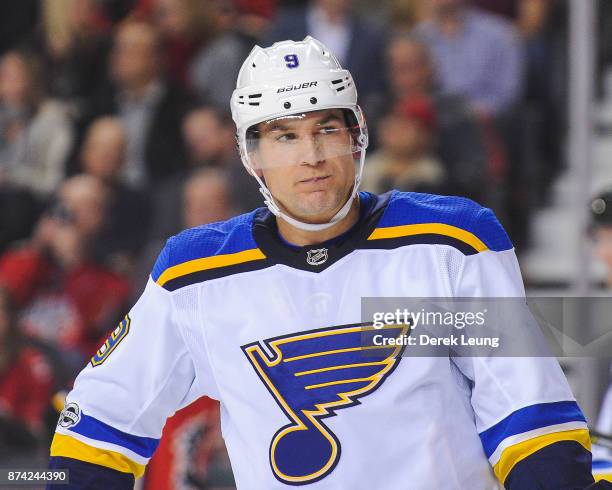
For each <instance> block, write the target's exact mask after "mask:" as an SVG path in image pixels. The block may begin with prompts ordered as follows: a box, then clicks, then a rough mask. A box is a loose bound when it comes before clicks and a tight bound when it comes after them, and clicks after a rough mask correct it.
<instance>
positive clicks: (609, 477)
mask: <svg viewBox="0 0 612 490" xmlns="http://www.w3.org/2000/svg"><path fill="white" fill-rule="evenodd" d="M593 478H595V481H602V480H603V481H609V482H612V473H593Z"/></svg>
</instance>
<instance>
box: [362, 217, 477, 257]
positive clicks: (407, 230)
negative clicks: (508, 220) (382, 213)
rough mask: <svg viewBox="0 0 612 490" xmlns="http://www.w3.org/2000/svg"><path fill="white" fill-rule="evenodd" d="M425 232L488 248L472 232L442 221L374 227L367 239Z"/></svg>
mask: <svg viewBox="0 0 612 490" xmlns="http://www.w3.org/2000/svg"><path fill="white" fill-rule="evenodd" d="M425 234H435V235H446V236H449V237H452V238H455V239H457V240H461V241H462V242H464V243H467V244H468V245H470V246H471V247H472V248H474V249H475V250H477V251H478V252H483V251H485V250H488V247H487V246H486V245H485V244H484V243H483V242H482V241H481V240H480V238H478V237H477V236H476V235H474V234H473V233H470V232H469V231H466V230H463V229H461V228H458V227H456V226H452V225H447V224H444V223H419V224H414V225H401V226H389V227H387V228H376V229H375V230H374V231H373V232H372V233H371V234H370V236H369V237H368V240H382V239H385V238H400V237H404V236H411V235H425Z"/></svg>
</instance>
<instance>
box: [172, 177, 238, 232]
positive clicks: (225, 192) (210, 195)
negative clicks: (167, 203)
mask: <svg viewBox="0 0 612 490" xmlns="http://www.w3.org/2000/svg"><path fill="white" fill-rule="evenodd" d="M229 187H230V186H229V181H228V178H227V174H226V173H224V172H223V171H221V170H218V169H210V168H204V169H200V170H198V171H197V172H195V173H194V174H193V175H192V176H191V177H190V178H189V179H188V180H187V182H185V187H184V189H183V220H182V221H183V228H194V227H196V226H201V225H204V224H207V223H214V222H216V221H223V220H226V219H229V218H231V217H232V216H234V215H235V212H234V209H233V205H232V203H231V200H230V195H229V194H230V193H229V190H230V189H229Z"/></svg>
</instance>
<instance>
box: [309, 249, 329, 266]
mask: <svg viewBox="0 0 612 490" xmlns="http://www.w3.org/2000/svg"><path fill="white" fill-rule="evenodd" d="M326 260H327V249H326V248H317V249H314V250H309V251H308V256H307V257H306V262H308V263H309V264H310V265H321V264H323V263H324V262H325V261H326Z"/></svg>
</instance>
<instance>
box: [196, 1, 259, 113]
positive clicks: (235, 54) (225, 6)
mask: <svg viewBox="0 0 612 490" xmlns="http://www.w3.org/2000/svg"><path fill="white" fill-rule="evenodd" d="M209 8H210V15H211V21H212V22H213V24H214V32H215V35H214V37H212V38H211V39H210V41H209V42H208V43H207V44H206V45H205V46H203V47H202V49H201V50H200V51H199V52H198V53H197V55H196V56H195V58H194V60H193V63H192V64H191V67H190V80H191V86H192V87H193V88H194V90H195V91H196V92H197V94H198V95H199V97H200V100H201V101H203V102H204V103H205V104H207V105H211V106H213V107H215V108H217V109H219V110H226V109H227V104H228V101H229V100H230V98H231V96H232V91H233V90H234V88H235V86H236V79H237V78H238V72H239V71H240V66H241V65H242V61H243V60H244V58H245V57H246V55H247V54H248V51H249V50H250V49H251V47H252V40H251V39H249V38H247V37H246V36H245V35H244V34H242V33H241V32H239V31H238V18H239V17H238V11H237V9H236V8H235V7H234V5H233V3H232V1H231V0H214V1H211V2H210V3H209Z"/></svg>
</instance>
